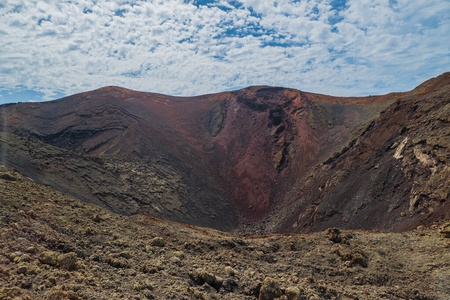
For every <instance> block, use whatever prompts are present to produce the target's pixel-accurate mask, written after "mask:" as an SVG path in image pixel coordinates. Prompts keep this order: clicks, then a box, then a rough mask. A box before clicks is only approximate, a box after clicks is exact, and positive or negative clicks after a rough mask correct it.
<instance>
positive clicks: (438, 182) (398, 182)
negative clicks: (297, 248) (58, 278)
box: [272, 73, 450, 232]
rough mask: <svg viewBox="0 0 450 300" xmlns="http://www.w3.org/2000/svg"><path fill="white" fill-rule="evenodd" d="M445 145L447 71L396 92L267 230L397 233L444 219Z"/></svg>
mask: <svg viewBox="0 0 450 300" xmlns="http://www.w3.org/2000/svg"><path fill="white" fill-rule="evenodd" d="M449 146H450V73H445V74H443V75H441V76H439V77H437V78H434V79H431V80H429V81H427V82H425V83H423V84H422V85H420V86H418V87H417V88H416V89H414V90H413V91H411V92H409V93H405V94H403V95H399V97H397V100H396V101H395V102H394V103H393V104H392V105H390V106H389V107H388V108H387V109H386V110H385V111H383V113H382V114H381V115H380V117H378V118H377V119H376V120H374V121H373V122H371V123H370V125H369V126H368V127H367V128H366V129H365V130H364V131H363V132H362V133H361V135H360V136H359V137H358V138H356V139H355V140H353V141H352V142H351V144H350V145H349V146H348V147H346V148H344V149H343V150H342V151H340V152H337V153H336V154H335V155H333V156H332V157H331V158H330V159H328V160H327V161H326V162H325V163H324V164H323V165H320V166H319V167H318V168H316V170H315V171H314V172H312V173H311V175H310V176H309V178H308V179H307V180H306V181H305V182H301V184H300V185H298V186H297V187H296V190H297V191H298V193H297V195H296V196H294V197H292V198H291V199H289V200H288V201H287V202H285V203H284V207H282V208H280V210H278V211H277V214H276V215H274V216H272V226H273V227H276V228H277V230H278V231H281V232H287V231H288V232H289V231H290V232H308V231H317V230H321V229H324V228H328V227H332V226H337V227H341V228H349V229H375V230H387V231H402V230H410V229H413V228H415V227H417V226H419V225H428V224H431V223H433V222H438V221H442V220H448V219H450V206H449V198H450V193H449V192H450V168H449V159H450V151H449ZM287 208H288V209H287ZM280 220H281V222H280Z"/></svg>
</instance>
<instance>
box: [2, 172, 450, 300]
mask: <svg viewBox="0 0 450 300" xmlns="http://www.w3.org/2000/svg"><path fill="white" fill-rule="evenodd" d="M0 190H1V194H0V299H449V297H450V280H449V278H450V243H449V241H450V239H449V237H450V235H449V234H450V233H449V229H448V228H447V229H445V226H444V227H443V226H442V225H443V224H436V225H434V226H431V227H430V228H419V229H417V230H414V231H410V232H405V233H376V232H360V231H340V230H338V229H329V230H326V231H323V232H319V233H315V234H309V235H271V236H259V237H250V236H238V235H233V234H227V233H223V232H219V231H215V230H211V229H205V228H199V227H193V226H186V225H180V224H177V223H173V222H169V221H165V220H162V219H156V218H152V217H148V216H144V215H136V216H132V217H125V216H120V215H116V214H113V213H111V212H110V211H108V210H106V209H103V208H100V207H97V206H95V205H93V204H85V203H83V202H81V201H79V200H76V199H73V198H69V197H67V196H64V195H62V194H61V193H59V192H56V191H54V190H53V189H51V188H49V187H46V186H42V185H38V184H35V183H34V182H33V181H32V180H30V179H28V178H24V177H22V176H20V175H19V174H18V173H16V172H14V171H13V170H11V169H7V168H5V167H3V166H0ZM439 228H441V229H440V230H439ZM446 234H447V235H446Z"/></svg>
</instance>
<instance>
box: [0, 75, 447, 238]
mask: <svg viewBox="0 0 450 300" xmlns="http://www.w3.org/2000/svg"><path fill="white" fill-rule="evenodd" d="M448 77H449V75H448V74H444V75H442V76H440V77H439V78H438V79H433V80H432V82H434V85H433V84H432V85H433V86H435V89H436V91H434V90H431V88H428V89H427V88H425V89H424V90H423V91H422V92H421V93H419V92H416V91H412V92H409V93H402V94H401V93H393V94H389V95H385V96H370V97H355V98H342V97H341V98H339V97H331V96H326V95H319V94H312V93H306V92H302V91H298V90H293V89H287V88H275V87H266V86H255V87H249V88H246V89H242V90H238V91H232V92H225V93H219V94H212V95H203V96H198V97H190V98H180V97H170V96H165V95H160V94H152V93H143V92H137V91H131V90H127V89H123V88H119V87H106V88H102V89H99V90H95V91H92V92H86V93H82V94H77V95H73V96H70V97H66V98H63V99H59V100H55V101H50V102H45V103H19V104H10V105H3V106H0V116H1V123H0V131H1V133H0V139H1V142H0V153H2V162H3V163H4V164H5V165H7V166H10V167H13V168H15V169H17V170H18V171H20V172H21V173H22V174H24V175H26V176H28V177H30V178H32V179H33V180H35V181H36V182H38V183H43V184H47V185H50V186H51V187H53V188H55V189H56V190H58V191H61V192H63V193H65V194H68V195H72V196H74V197H76V198H79V199H82V200H83V201H86V202H91V203H95V204H97V205H100V206H103V207H106V208H108V209H110V210H111V211H113V212H116V213H121V214H124V215H131V214H137V213H143V214H149V215H152V216H158V217H164V218H167V219H170V220H173V221H177V222H183V223H189V224H193V225H198V226H206V227H210V228H215V229H220V230H225V231H232V230H238V231H239V232H244V233H245V232H249V233H256V232H259V233H272V232H286V231H297V232H299V231H301V232H307V231H314V230H318V229H323V228H326V227H329V226H330V224H331V223H336V222H338V221H339V222H338V223H336V224H339V226H344V227H346V228H361V229H364V228H366V229H368V228H369V227H370V229H383V230H399V229H402V228H409V229H410V228H414V227H416V226H417V225H418V224H419V223H421V222H422V220H424V219H426V218H428V217H429V215H430V213H431V212H430V211H429V209H428V208H427V209H412V210H411V211H409V206H408V207H406V206H407V205H406V204H404V202H405V201H406V202H409V201H410V198H411V197H413V198H414V197H417V199H416V202H415V203H417V205H416V206H414V205H413V207H414V208H416V207H420V208H421V207H423V206H427V207H429V206H430V205H428V204H427V203H430V201H429V200H428V198H430V197H431V198H433V199H435V200H433V201H431V202H433V203H434V204H433V205H431V206H433V207H440V206H439V205H441V206H442V207H444V205H445V202H446V200H447V198H448V194H446V190H447V186H446V185H445V183H446V182H448V168H445V167H443V166H442V165H443V164H442V162H445V161H446V159H447V157H446V155H447V154H446V153H448V130H447V129H445V128H448V109H447V107H448V86H449V85H448V84H449V78H448ZM413 102H414V103H416V102H417V103H419V104H412V103H413ZM401 103H403V104H401ZM413 107H416V108H418V109H416V110H415V114H414V113H413V112H410V111H411V109H412V108H413ZM440 107H443V108H444V111H443V112H438V110H439V108H440ZM428 111H430V112H433V113H430V114H427V113H425V112H428ZM394 112H396V113H395V115H393V114H394ZM380 113H382V114H381V115H380ZM391 115H392V116H391ZM411 116H413V117H414V118H413V119H410V117H411ZM389 122H396V123H395V124H391V123H389ZM411 122H413V123H411ZM427 122H431V123H430V124H428V123H427ZM439 122H440V123H439ZM410 123H411V124H410ZM425 123H427V124H428V125H427V126H428V127H424V126H422V125H423V124H425ZM413 124H415V125H414V126H413ZM408 126H409V127H408ZM386 128H387V129H388V130H386ZM402 128H408V130H406V129H405V130H406V131H403V132H402V133H400V131H401V130H402ZM439 128H441V129H439ZM442 128H444V129H442ZM446 130H447V131H446ZM394 131H395V133H394ZM428 131H431V132H434V133H433V134H435V136H436V137H437V138H439V139H440V140H439V141H438V140H436V139H434V140H433V141H429V143H431V144H427V142H424V141H425V140H426V139H425V140H424V139H422V140H417V139H418V137H419V136H420V134H417V132H426V133H428ZM387 133H389V134H387ZM416 136H417V137H416ZM407 137H408V142H407V143H406V144H405V145H404V144H403V140H404V139H405V138H407ZM413 143H414V145H413ZM417 143H422V144H423V145H424V147H425V145H428V146H427V147H428V148H429V149H428V148H426V149H425V148H424V149H422V148H420V149H422V150H420V149H419V148H418V147H419V146H417V147H416V146H415V145H416V144H417ZM398 145H403V146H401V147H404V148H405V150H404V151H405V153H403V152H402V153H401V154H399V155H400V156H402V157H404V158H401V159H396V158H393V157H394V152H395V151H397V149H398V147H397V146H398ZM435 146H438V147H440V148H436V149H435V148H434V147H435ZM364 147H365V148H364ZM380 147H382V148H380ZM396 147H397V148H396ZM414 147H415V148H414ZM420 147H421V146H420ZM416 148H417V149H416ZM386 149H389V151H387V150H386ZM402 149H403V148H402ZM413 149H416V150H413ZM414 151H415V152H414ZM417 151H419V152H420V153H424V155H429V156H430V157H435V156H436V155H437V157H438V158H436V159H434V158H433V159H434V160H433V163H432V164H433V165H432V166H430V167H429V168H428V169H426V168H425V167H423V168H422V167H420V168H421V169H420V168H419V169H417V168H418V166H419V165H420V164H423V163H422V162H421V161H418V159H417V155H415V154H411V153H413V152H414V153H418V152H417ZM427 151H432V153H431V152H430V154H426V153H427ZM419 156H420V157H425V156H423V155H422V156H421V154H419ZM434 162H435V163H434ZM399 163H402V164H405V166H404V167H403V168H404V169H405V171H404V172H403V171H400V169H401V168H393V167H392V166H393V164H399ZM406 164H408V166H409V167H408V166H407V165H406ZM434 164H435V165H434ZM363 165H364V166H363ZM438 165H439V166H438ZM434 167H436V172H434V173H433V174H434V175H433V178H432V179H429V177H430V170H431V169H432V168H434ZM422 169H423V170H422ZM366 170H368V172H366ZM374 170H376V171H374ZM427 170H428V171H427ZM433 170H434V169H433ZM333 172H334V173H333ZM431 172H433V171H431ZM391 177H395V180H393V179H391ZM385 179H387V180H388V181H389V182H385V181H384V180H385ZM429 180H431V181H432V182H433V183H429V184H428V186H429V188H428V190H429V191H431V190H433V189H434V187H435V186H438V185H441V188H440V190H439V192H438V193H435V194H436V195H438V198H436V196H435V195H433V196H431V194H430V193H429V192H424V191H423V190H422V188H421V186H422V181H423V182H428V181H429ZM414 182H417V184H415V183H414ZM337 183H339V184H337ZM384 185H387V186H386V187H385V186H384ZM413 185H414V186H415V187H414V188H413ZM442 185H444V186H443V187H442ZM426 193H428V194H429V195H428V194H426ZM424 195H425V196H424ZM344 198H345V200H343V199H344ZM431 198H430V199H431ZM383 199H386V201H384V200H383ZM382 200H383V201H382ZM343 201H344V202H345V201H346V202H345V203H347V202H348V205H347V204H345V203H344V202H343ZM380 201H381V202H382V203H381V208H380V203H378V202H380ZM411 201H412V200H411ZM419 203H421V204H420V205H419ZM344 204H345V205H344ZM431 206H430V207H431ZM374 210H376V211H378V212H379V214H378V215H377V217H376V218H375V216H374V218H372V219H364V218H365V217H366V215H367V213H370V212H371V211H374ZM386 210H389V213H390V214H388V215H387V216H386V217H385V212H386ZM419 210H420V212H419ZM443 210H444V213H443V214H441V216H440V217H443V216H446V215H447V216H448V208H447V207H446V208H445V209H443ZM401 214H408V216H409V215H411V214H412V215H413V217H412V218H409V217H405V218H401ZM324 216H325V217H324ZM331 216H332V218H329V217H331ZM378 216H383V217H385V218H386V219H387V220H385V219H383V218H378ZM438 218H439V216H434V217H432V220H436V219H438ZM322 219H326V220H328V219H329V220H331V221H330V222H328V223H326V222H325V223H324V222H322V221H321V220H322ZM368 223H370V224H371V225H370V226H369V227H367V226H366V225H367V224H368Z"/></svg>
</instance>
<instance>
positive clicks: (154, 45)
mask: <svg viewBox="0 0 450 300" xmlns="http://www.w3.org/2000/svg"><path fill="white" fill-rule="evenodd" d="M449 37H450V1H448V0H427V1H423V0H378V1H375V0H371V1H369V0H368V1H360V0H297V1H292V0H291V1H288V0H278V1H265V0H235V1H222V0H217V1H215V0H202V1H200V0H199V1H193V0H190V1H189V0H164V1H162V0H159V1H131V0H111V1H97V0H72V1H61V0H46V1H45V0H8V1H6V3H5V2H0V104H1V103H8V102H17V101H22V102H26V101H42V100H52V99H56V98H59V97H62V96H64V95H71V94H74V93H78V92H83V91H88V90H92V89H95V88H99V87H102V86H107V85H118V86H122V87H126V88H130V89H135V90H141V91H148V92H158V93H164V94H170V95H183V96H190V95H200V94H206V93H213V92H220V91H226V90H232V89H238V88H242V87H246V86H250V85H273V86H285V87H292V88H297V89H300V90H304V91H310V92H317V93H324V94H329V95H335V96H359V95H373V94H385V93H388V92H392V91H407V90H411V89H413V88H414V87H415V86H417V85H418V84H420V83H421V82H423V81H425V80H427V79H429V78H431V77H435V76H438V75H440V74H442V73H444V72H447V71H450V38H449Z"/></svg>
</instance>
